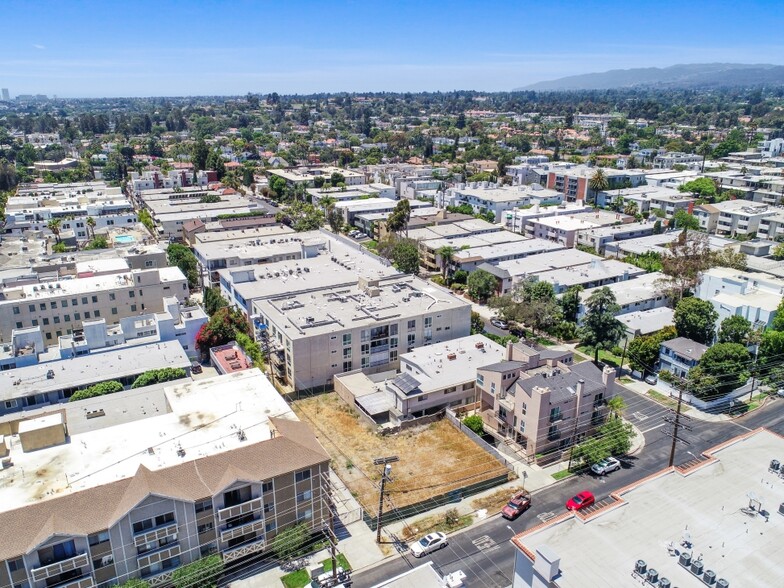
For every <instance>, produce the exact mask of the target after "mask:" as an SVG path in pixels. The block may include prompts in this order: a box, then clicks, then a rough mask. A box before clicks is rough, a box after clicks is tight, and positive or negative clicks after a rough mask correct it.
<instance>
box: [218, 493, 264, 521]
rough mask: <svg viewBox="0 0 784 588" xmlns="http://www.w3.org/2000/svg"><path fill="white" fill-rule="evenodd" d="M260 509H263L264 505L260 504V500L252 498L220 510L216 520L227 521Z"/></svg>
mask: <svg viewBox="0 0 784 588" xmlns="http://www.w3.org/2000/svg"><path fill="white" fill-rule="evenodd" d="M262 508H264V504H263V503H262V501H261V498H253V499H252V500H247V501H245V502H241V503H240V504H235V505H234V506H229V507H227V508H222V509H221V510H219V511H218V520H219V521H221V522H223V521H227V520H228V519H232V518H234V517H238V516H241V515H245V514H248V513H252V512H254V511H257V510H261V509H262Z"/></svg>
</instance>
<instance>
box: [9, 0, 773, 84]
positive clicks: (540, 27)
mask: <svg viewBox="0 0 784 588" xmlns="http://www.w3.org/2000/svg"><path fill="white" fill-rule="evenodd" d="M782 25H784V1H782V0H767V1H762V0H735V1H732V2H730V1H724V0H715V1H702V0H679V1H677V2H672V1H669V0H659V1H656V2H653V1H648V0H636V1H634V0H632V1H630V0H604V1H602V2H594V1H592V0H584V1H575V2H565V1H557V0H549V1H547V0H537V1H530V0H517V1H506V2H500V1H495V0H484V1H482V0H476V1H474V2H468V1H463V0H451V1H428V0H419V1H416V2H414V1H409V0H401V1H397V2H396V1H394V0H388V1H376V0H356V1H351V0H331V1H329V0H327V1H322V2H315V1H304V0H277V1H267V0H256V1H249V0H232V1H226V2H216V1H207V0H188V1H180V0H158V1H157V2H149V1H147V0H130V1H129V0H126V1H124V2H115V1H113V0H104V1H98V0H96V1H90V2H87V1H80V0H60V1H57V2H53V1H48V0H35V1H33V0H27V1H24V2H22V1H17V0H5V1H4V2H2V3H0V86H2V87H4V88H5V87H7V88H9V89H10V90H11V94H12V95H16V94H31V93H40V94H49V95H52V94H56V95H58V96H69V97H71V96H84V97H96V96H173V95H178V96H181V95H194V94H210V95H215V94H245V93H247V92H260V93H266V92H273V91H276V92H279V93H309V92H320V91H324V92H335V91H342V90H346V91H358V92H361V91H381V90H388V91H419V90H443V91H448V90H454V89H474V90H486V91H493V90H509V89H512V88H515V87H519V86H523V85H525V84H528V83H533V82H537V81H540V80H546V79H554V78H558V77H563V76H566V75H572V74H579V73H588V72H593V71H604V70H607V69H614V68H627V67H649V66H657V67H664V66H668V65H673V64H676V63H703V62H713V61H727V62H738V63H776V64H784V38H782V36H781V30H782Z"/></svg>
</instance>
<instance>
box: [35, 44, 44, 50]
mask: <svg viewBox="0 0 784 588" xmlns="http://www.w3.org/2000/svg"><path fill="white" fill-rule="evenodd" d="M33 47H34V48H36V49H39V50H43V49H46V47H45V46H44V45H39V44H38V43H33Z"/></svg>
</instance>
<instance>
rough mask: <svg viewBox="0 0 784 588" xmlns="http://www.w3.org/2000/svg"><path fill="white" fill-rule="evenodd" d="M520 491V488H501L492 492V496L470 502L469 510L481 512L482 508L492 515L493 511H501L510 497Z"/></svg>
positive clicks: (481, 497)
mask: <svg viewBox="0 0 784 588" xmlns="http://www.w3.org/2000/svg"><path fill="white" fill-rule="evenodd" d="M522 489H523V487H522V486H516V487H514V488H502V489H501V490H498V491H496V492H493V493H492V494H488V495H486V496H480V497H479V498H476V499H474V500H472V501H471V508H473V509H474V510H481V509H483V508H484V509H487V511H488V512H489V513H491V514H492V513H494V512H495V511H499V510H501V509H502V508H503V507H504V505H505V504H506V503H507V502H509V499H510V498H511V497H512V495H513V494H515V493H517V492H518V491H520V490H522Z"/></svg>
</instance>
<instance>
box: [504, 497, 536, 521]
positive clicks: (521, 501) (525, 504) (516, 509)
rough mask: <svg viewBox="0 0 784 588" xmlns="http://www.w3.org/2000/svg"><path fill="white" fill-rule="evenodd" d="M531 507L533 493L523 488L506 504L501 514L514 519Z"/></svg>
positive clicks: (511, 519)
mask: <svg viewBox="0 0 784 588" xmlns="http://www.w3.org/2000/svg"><path fill="white" fill-rule="evenodd" d="M529 508H531V495H530V494H529V493H528V492H526V491H525V490H522V491H520V492H518V493H517V494H515V495H514V496H512V498H511V499H510V500H509V502H508V503H507V504H506V506H504V508H502V509H501V516H502V517H504V518H505V519H509V520H510V521H513V520H515V519H516V518H517V517H519V516H520V515H521V514H523V513H524V512H525V511H527V510H528V509H529Z"/></svg>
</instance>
